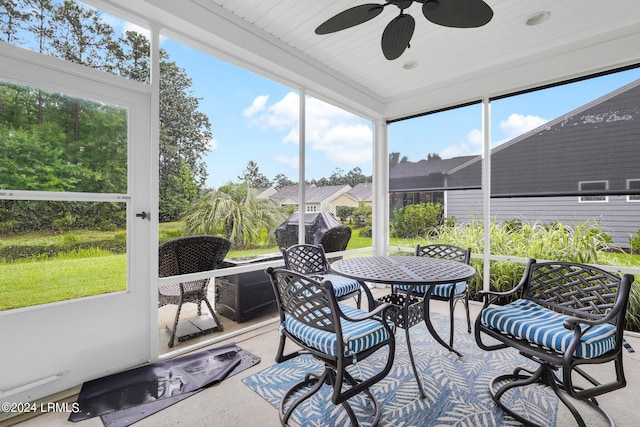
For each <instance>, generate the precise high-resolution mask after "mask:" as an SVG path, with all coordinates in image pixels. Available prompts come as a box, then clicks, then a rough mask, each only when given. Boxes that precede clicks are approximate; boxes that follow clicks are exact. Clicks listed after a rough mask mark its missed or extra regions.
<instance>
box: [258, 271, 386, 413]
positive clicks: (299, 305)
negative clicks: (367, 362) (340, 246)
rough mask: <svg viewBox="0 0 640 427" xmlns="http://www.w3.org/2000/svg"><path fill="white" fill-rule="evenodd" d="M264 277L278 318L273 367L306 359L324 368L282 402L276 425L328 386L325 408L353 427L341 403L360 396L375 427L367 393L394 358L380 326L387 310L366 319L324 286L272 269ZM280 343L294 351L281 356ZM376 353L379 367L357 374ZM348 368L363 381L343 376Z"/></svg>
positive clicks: (376, 410)
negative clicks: (336, 409)
mask: <svg viewBox="0 0 640 427" xmlns="http://www.w3.org/2000/svg"><path fill="white" fill-rule="evenodd" d="M266 271H267V273H268V274H269V277H270V278H271V283H272V285H273V289H274V293H275V295H276V301H277V304H278V310H279V312H280V334H281V335H280V345H279V347H278V352H277V354H276V362H278V363H282V362H284V361H286V360H289V359H292V358H294V357H297V356H300V355H303V354H310V355H312V356H313V357H314V358H315V359H317V360H318V361H320V362H321V363H322V364H323V366H324V369H323V370H322V372H320V373H312V372H310V373H308V374H307V375H306V376H305V378H304V379H303V380H302V381H300V382H299V383H297V384H295V385H294V386H293V387H291V388H290V389H289V390H288V391H287V392H286V393H285V395H284V396H283V397H282V400H281V402H280V409H279V413H280V421H281V423H282V425H283V426H284V425H287V423H288V421H289V418H290V417H291V415H292V414H293V412H294V411H295V409H296V408H297V407H298V406H299V405H300V404H301V403H302V402H304V401H305V400H307V399H309V398H310V397H311V396H313V395H314V394H315V393H316V392H318V390H320V388H321V387H322V386H323V385H324V384H328V385H330V386H331V388H332V393H331V402H332V403H333V404H334V405H338V404H341V405H342V406H343V407H344V409H345V410H346V412H347V414H348V416H349V419H350V420H351V423H352V425H354V426H358V425H359V423H358V419H357V417H356V415H355V413H354V411H353V409H352V408H351V405H349V403H348V402H347V399H350V398H351V397H353V396H356V395H357V394H359V393H365V395H366V396H367V398H368V400H370V403H371V407H373V415H372V416H373V422H372V423H371V425H374V426H375V425H376V424H377V423H378V420H379V419H380V406H379V405H378V403H377V401H376V399H375V397H374V396H373V394H372V393H371V391H370V390H369V387H371V386H372V385H374V384H375V383H377V382H378V381H380V380H382V379H383V378H384V377H386V375H387V374H388V373H389V371H390V370H391V367H392V365H393V360H394V354H395V338H394V331H393V330H392V327H393V325H392V324H390V323H389V322H387V321H386V320H383V319H385V318H386V310H387V308H388V307H389V304H382V305H380V306H379V307H377V308H376V309H375V310H373V311H371V312H369V313H368V312H365V311H362V310H360V309H357V308H354V307H350V306H347V305H344V304H339V303H338V301H337V299H336V295H335V292H334V287H333V286H332V284H331V282H330V281H329V280H318V279H314V278H312V277H310V276H305V275H303V274H299V273H296V272H294V271H291V270H286V269H274V268H273V267H269V268H267V270H266ZM286 338H289V339H290V340H292V341H293V342H294V343H295V344H296V345H297V348H296V350H295V351H293V352H292V353H289V354H285V352H284V350H285V341H286ZM298 347H299V348H298ZM384 348H386V351H385V350H384ZM379 350H380V351H384V352H385V353H384V357H386V362H385V363H384V366H382V367H381V368H380V369H379V370H376V371H374V372H371V371H369V370H368V369H367V370H366V371H365V370H359V369H358V367H357V363H358V362H360V361H362V360H364V359H366V358H367V357H369V356H371V355H372V354H374V353H376V352H377V351H379ZM382 360H384V359H382ZM352 365H356V366H354V368H355V371H356V372H358V373H359V374H360V375H362V374H366V375H367V376H366V378H358V379H356V378H354V377H353V376H352V374H351V373H350V372H349V371H348V370H347V368H349V367H351V366H352ZM290 401H291V402H290ZM367 407H369V406H368V405H367Z"/></svg>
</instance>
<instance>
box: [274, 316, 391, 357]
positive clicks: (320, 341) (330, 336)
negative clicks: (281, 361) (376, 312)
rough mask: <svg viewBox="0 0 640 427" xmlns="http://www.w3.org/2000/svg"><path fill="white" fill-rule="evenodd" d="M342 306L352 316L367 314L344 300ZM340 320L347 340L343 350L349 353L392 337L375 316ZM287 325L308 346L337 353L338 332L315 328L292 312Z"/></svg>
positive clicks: (285, 324) (346, 353)
mask: <svg viewBox="0 0 640 427" xmlns="http://www.w3.org/2000/svg"><path fill="white" fill-rule="evenodd" d="M340 308H341V309H342V311H343V312H344V314H345V315H347V316H349V317H360V316H363V315H366V314H367V312H366V311H363V310H360V309H357V308H353V307H349V306H346V305H342V304H341V305H340ZM340 323H341V325H342V336H343V341H344V349H343V350H342V351H343V353H344V355H345V356H348V357H351V356H353V355H354V354H357V353H360V352H361V351H364V350H368V349H370V348H372V347H374V346H376V345H377V344H380V343H381V342H383V341H385V340H387V339H389V333H388V332H387V330H386V329H385V328H384V326H383V325H382V323H380V322H379V321H376V320H369V319H368V320H363V321H361V322H349V321H347V320H345V319H340ZM284 328H285V329H286V330H287V331H289V333H290V334H291V335H293V336H295V337H296V338H298V339H299V340H300V341H302V342H304V343H305V344H306V345H308V346H309V347H312V348H315V349H316V350H318V351H321V352H322V353H325V354H329V355H331V356H337V355H338V349H337V339H336V334H334V333H332V332H327V331H323V330H320V329H316V328H312V327H310V326H307V325H305V324H304V323H302V322H300V321H298V320H296V319H294V318H293V317H291V316H286V318H285V321H284Z"/></svg>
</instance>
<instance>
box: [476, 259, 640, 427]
mask: <svg viewBox="0 0 640 427" xmlns="http://www.w3.org/2000/svg"><path fill="white" fill-rule="evenodd" d="M632 282H633V276H632V275H629V274H625V275H623V276H622V277H621V278H620V277H618V276H616V275H614V274H611V273H608V272H606V271H604V270H601V269H599V268H596V267H591V266H588V265H585V264H577V263H569V262H544V263H537V262H536V260H535V259H530V260H529V261H528V263H527V267H526V270H525V273H524V275H523V277H522V280H521V281H520V283H519V284H518V285H517V286H516V287H515V288H514V289H512V290H511V291H507V292H480V293H479V295H480V296H482V297H483V299H484V305H483V307H482V309H481V313H480V315H479V316H478V317H477V319H476V323H475V338H476V342H477V344H478V346H479V347H480V348H482V349H484V350H488V351H492V350H498V349H503V348H507V347H512V348H515V349H517V350H518V351H519V352H520V354H522V355H523V356H525V357H527V358H529V359H531V360H533V361H535V362H536V363H538V364H540V366H539V368H538V369H537V370H536V371H535V372H531V371H529V370H527V369H524V368H516V369H515V370H514V371H513V373H512V374H506V375H500V376H498V377H496V378H494V379H492V380H491V382H490V384H489V392H490V394H491V397H492V398H493V400H494V401H495V402H496V403H497V404H498V405H499V406H500V407H501V408H502V409H503V410H505V411H506V412H507V413H509V414H510V415H512V416H513V417H514V418H515V419H517V420H518V421H520V422H522V423H524V424H525V425H529V426H536V424H535V423H534V422H533V421H531V420H529V419H527V418H526V417H525V416H524V415H523V414H520V413H518V412H516V411H515V410H513V409H512V408H509V407H507V406H506V405H505V404H504V403H503V402H502V401H501V397H502V396H504V394H505V393H506V392H507V391H509V390H511V389H512V388H514V387H522V386H527V385H529V384H534V383H539V384H543V385H545V386H548V387H550V388H551V390H553V392H554V393H555V394H556V395H557V396H558V398H559V399H560V401H562V403H563V404H564V405H565V406H566V407H567V408H568V409H569V411H570V412H571V414H572V415H573V417H574V418H575V420H576V422H577V423H578V425H579V426H581V427H584V426H585V425H586V424H585V422H584V419H583V418H582V416H581V414H580V412H579V411H578V410H577V409H576V408H575V406H574V405H573V403H572V402H571V401H570V400H569V398H568V397H567V396H569V397H571V398H574V399H577V400H580V401H583V402H585V403H586V404H587V405H588V406H589V407H591V408H592V409H594V410H595V411H596V412H598V413H600V414H601V416H602V417H603V418H604V419H605V420H606V421H608V423H609V424H610V425H611V426H614V425H615V423H614V421H613V419H612V418H611V417H610V416H609V415H608V414H607V413H606V412H605V411H604V409H602V408H601V407H600V406H599V405H598V402H597V401H596V399H595V398H596V397H597V396H599V395H602V394H604V393H608V392H611V391H613V390H617V389H619V388H623V387H625V386H626V380H625V376H624V369H623V364H622V360H623V358H622V350H623V348H624V345H623V343H624V337H623V333H624V320H625V313H626V309H627V302H628V299H629V292H630V289H631V283H632ZM518 296H520V298H522V299H528V300H530V301H532V302H535V303H536V304H539V305H541V306H543V307H544V308H545V309H549V310H552V311H554V312H558V313H562V314H564V315H567V316H570V317H569V318H568V319H567V320H564V322H563V326H564V327H565V328H566V329H568V330H573V338H572V341H571V343H570V344H569V345H568V347H567V348H566V350H565V351H564V352H559V351H556V350H553V349H549V348H546V347H544V346H540V345H536V344H534V343H532V342H529V341H528V340H525V339H520V338H517V337H515V336H512V335H509V334H505V333H503V332H501V331H499V330H497V329H493V328H491V327H489V326H487V325H486V324H484V323H483V322H482V311H484V310H485V309H486V308H487V307H489V305H491V304H493V303H495V302H497V300H498V299H503V298H517V297H518ZM605 323H609V324H612V325H614V326H615V328H616V330H615V347H614V348H613V349H612V350H609V351H608V352H606V353H605V354H602V355H600V356H597V357H593V358H579V357H577V356H576V355H575V350H576V348H577V347H578V345H579V344H580V338H581V337H582V335H583V334H584V333H585V332H586V331H587V330H588V329H590V328H592V327H594V326H596V325H602V324H605ZM481 334H486V335H488V336H490V337H492V338H494V339H496V340H498V341H499V344H486V343H484V342H483V341H482V335H481ZM609 362H613V364H614V368H615V380H613V381H611V382H608V383H605V384H602V383H600V382H599V381H598V380H596V379H595V378H594V377H593V376H591V375H589V374H588V373H587V372H585V371H584V369H582V368H581V365H594V364H603V363H609ZM558 371H559V372H560V373H561V375H557V374H556V372H558ZM574 372H575V373H576V374H578V375H579V376H580V377H582V379H583V380H586V381H584V382H585V383H586V384H587V385H586V386H583V385H578V384H575V383H574V378H573V376H572V374H573V373H574Z"/></svg>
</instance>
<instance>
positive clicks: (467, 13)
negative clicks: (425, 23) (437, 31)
mask: <svg viewBox="0 0 640 427" xmlns="http://www.w3.org/2000/svg"><path fill="white" fill-rule="evenodd" d="M422 13H423V14H424V17H425V18H427V19H428V20H429V21H431V22H433V23H434V24H438V25H442V26H445V27H452V28H476V27H482V26H483V25H485V24H487V23H488V22H489V21H491V18H493V10H492V9H491V7H490V6H489V5H488V4H486V3H485V2H484V1H483V0H426V1H425V2H424V4H423V5H422Z"/></svg>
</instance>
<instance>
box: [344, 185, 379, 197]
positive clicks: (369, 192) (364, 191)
mask: <svg viewBox="0 0 640 427" xmlns="http://www.w3.org/2000/svg"><path fill="white" fill-rule="evenodd" d="M346 195H347V196H348V197H351V198H352V199H353V200H355V201H356V202H370V201H372V200H373V185H372V184H371V183H370V182H363V183H360V184H357V185H356V186H355V187H353V188H352V189H351V190H349V191H348V192H347V193H346Z"/></svg>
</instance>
